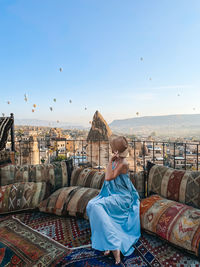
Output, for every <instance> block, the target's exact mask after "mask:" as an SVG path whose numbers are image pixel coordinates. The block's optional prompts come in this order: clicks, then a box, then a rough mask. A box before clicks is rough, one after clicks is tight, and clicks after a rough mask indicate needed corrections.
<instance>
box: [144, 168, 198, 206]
mask: <svg viewBox="0 0 200 267" xmlns="http://www.w3.org/2000/svg"><path fill="white" fill-rule="evenodd" d="M148 193H149V194H151V193H155V194H158V195H160V196H162V197H165V198H167V199H170V200H175V201H178V202H180V203H184V204H187V205H189V206H193V207H195V208H200V172H199V171H188V170H186V171H185V170H175V169H171V168H168V167H165V166H159V165H154V166H153V167H152V168H151V170H150V172H149V179H148Z"/></svg>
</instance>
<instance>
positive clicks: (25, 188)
mask: <svg viewBox="0 0 200 267" xmlns="http://www.w3.org/2000/svg"><path fill="white" fill-rule="evenodd" d="M46 189H47V186H46V184H45V183H15V184H10V185H5V186H1V187H0V214H4V213H10V212H14V211H21V210H30V209H35V208H37V207H38V205H39V203H40V202H41V201H42V200H43V199H45V197H46Z"/></svg>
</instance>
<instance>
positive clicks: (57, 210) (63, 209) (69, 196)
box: [39, 186, 100, 219]
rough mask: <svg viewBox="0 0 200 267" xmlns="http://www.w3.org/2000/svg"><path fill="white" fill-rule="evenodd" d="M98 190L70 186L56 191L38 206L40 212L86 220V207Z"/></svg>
mask: <svg viewBox="0 0 200 267" xmlns="http://www.w3.org/2000/svg"><path fill="white" fill-rule="evenodd" d="M99 191H100V190H98V189H94V188H87V187H80V186H70V187H64V188H60V189H58V190H57V191H56V192H54V193H53V194H52V195H51V196H50V197H49V198H47V199H45V200H44V201H42V202H41V203H40V205H39V209H40V211H43V212H48V213H53V214H56V215H70V216H80V217H84V218H85V219H87V218H88V217H87V215H86V206H87V203H88V202H89V200H90V199H92V198H93V197H95V196H97V195H98V193H99Z"/></svg>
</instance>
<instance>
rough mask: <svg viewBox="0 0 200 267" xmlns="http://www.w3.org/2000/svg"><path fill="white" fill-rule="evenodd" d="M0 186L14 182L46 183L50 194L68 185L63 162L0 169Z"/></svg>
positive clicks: (10, 166)
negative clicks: (49, 188)
mask: <svg viewBox="0 0 200 267" xmlns="http://www.w3.org/2000/svg"><path fill="white" fill-rule="evenodd" d="M0 182H1V185H7V184H13V183H16V182H46V183H47V184H49V185H50V187H51V192H54V191H56V190H57V189H59V188H61V187H64V186H67V185H68V174H67V167H66V163H65V162H64V161H61V162H55V163H52V164H38V165H23V166H16V165H9V166H6V167H3V168H0Z"/></svg>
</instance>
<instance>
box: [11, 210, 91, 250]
mask: <svg viewBox="0 0 200 267" xmlns="http://www.w3.org/2000/svg"><path fill="white" fill-rule="evenodd" d="M14 216H15V217H16V218H18V219H19V220H20V221H21V222H23V223H24V224H26V225H28V226H29V227H31V228H32V229H34V230H37V231H38V232H40V233H42V234H44V235H47V236H48V237H50V238H52V239H54V240H55V241H57V242H59V243H61V244H62V245H64V246H65V247H68V248H74V247H80V246H84V245H88V244H90V236H91V231H90V224H89V222H88V221H87V220H84V219H82V218H74V217H69V216H68V217H64V216H56V215H54V214H47V213H43V212H36V211H33V212H24V213H21V214H15V215H14Z"/></svg>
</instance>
